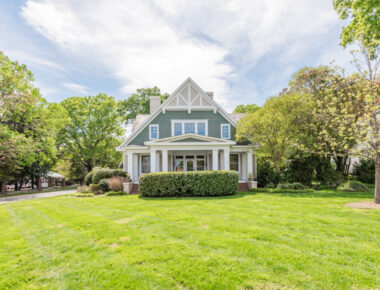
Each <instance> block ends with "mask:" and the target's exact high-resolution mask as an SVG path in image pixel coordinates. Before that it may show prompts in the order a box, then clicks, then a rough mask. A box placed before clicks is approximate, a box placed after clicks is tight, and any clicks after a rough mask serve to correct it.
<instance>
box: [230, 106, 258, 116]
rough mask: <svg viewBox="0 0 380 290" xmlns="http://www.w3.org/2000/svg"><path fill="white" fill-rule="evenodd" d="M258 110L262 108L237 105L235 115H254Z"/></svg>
mask: <svg viewBox="0 0 380 290" xmlns="http://www.w3.org/2000/svg"><path fill="white" fill-rule="evenodd" d="M258 109H260V106H258V105H256V104H250V105H237V106H236V108H235V110H234V111H233V113H235V114H238V113H254V112H256V111H257V110H258Z"/></svg>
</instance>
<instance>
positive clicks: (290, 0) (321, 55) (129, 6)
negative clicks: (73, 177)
mask: <svg viewBox="0 0 380 290" xmlns="http://www.w3.org/2000/svg"><path fill="white" fill-rule="evenodd" d="M342 25H343V23H342V21H341V20H340V19H339V18H338V16H337V14H336V12H335V11H334V9H333V6H332V1H331V0H265V1H262V0H232V1H220V0H219V1H217V0H208V1H204V0H191V1H185V0H159V1H153V0H140V1H135V0H133V1H129V0H81V1H78V0H60V1H56V0H27V1H21V0H0V50H2V51H3V52H4V53H5V54H6V55H7V56H9V57H10V58H11V59H12V60H17V61H19V62H21V63H24V64H26V65H27V66H28V68H29V69H30V70H31V71H32V72H33V73H34V76H35V85H36V86H37V87H38V88H39V89H40V91H41V93H42V95H43V96H44V97H45V98H46V99H47V100H48V101H50V102H59V101H61V100H63V99H65V98H67V97H71V96H87V95H95V94H98V93H106V94H109V95H112V96H114V97H115V98H117V99H125V98H127V97H128V96H129V95H131V94H132V93H133V92H135V91H136V89H138V88H144V87H152V86H158V87H159V88H160V89H161V91H162V92H163V93H169V94H170V93H172V92H174V90H175V89H176V88H177V87H178V86H179V85H180V84H181V83H182V82H183V81H184V80H185V79H186V78H187V77H191V78H192V79H193V80H194V81H195V82H196V83H198V84H199V85H200V87H201V88H203V89H204V90H205V91H213V92H214V98H215V100H216V101H218V102H219V103H220V104H221V105H222V106H224V108H225V109H226V110H227V111H229V112H231V111H232V110H233V109H234V108H235V106H236V105H239V104H258V105H263V104H264V102H265V100H266V99H267V98H268V97H271V96H275V95H277V94H278V93H279V92H280V91H281V90H282V89H283V88H285V87H286V86H287V84H288V82H289V80H290V78H291V77H292V75H293V74H294V73H295V72H297V71H298V70H299V69H301V68H303V67H305V66H318V65H329V64H330V63H331V61H335V64H337V65H341V66H343V67H345V68H346V69H348V70H350V69H351V64H350V60H351V56H350V54H349V50H348V49H345V50H344V49H343V48H342V47H340V46H339V35H340V31H341V26H342Z"/></svg>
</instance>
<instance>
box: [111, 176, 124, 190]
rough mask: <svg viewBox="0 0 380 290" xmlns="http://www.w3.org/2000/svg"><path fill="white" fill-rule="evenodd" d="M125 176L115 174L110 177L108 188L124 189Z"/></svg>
mask: <svg viewBox="0 0 380 290" xmlns="http://www.w3.org/2000/svg"><path fill="white" fill-rule="evenodd" d="M124 181H125V178H124V177H119V176H114V177H112V178H110V179H108V189H109V190H111V191H123V182H124Z"/></svg>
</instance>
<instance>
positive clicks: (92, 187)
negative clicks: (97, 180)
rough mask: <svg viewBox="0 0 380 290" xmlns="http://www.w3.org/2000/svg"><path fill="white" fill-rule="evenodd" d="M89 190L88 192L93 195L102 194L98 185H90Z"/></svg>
mask: <svg viewBox="0 0 380 290" xmlns="http://www.w3.org/2000/svg"><path fill="white" fill-rule="evenodd" d="M89 189H90V192H92V193H93V194H102V193H104V192H103V190H102V188H101V187H100V186H99V184H90V186H89Z"/></svg>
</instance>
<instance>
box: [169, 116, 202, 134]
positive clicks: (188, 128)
mask: <svg viewBox="0 0 380 290" xmlns="http://www.w3.org/2000/svg"><path fill="white" fill-rule="evenodd" d="M182 134H198V135H203V136H207V135H208V120H172V136H179V135H182Z"/></svg>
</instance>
